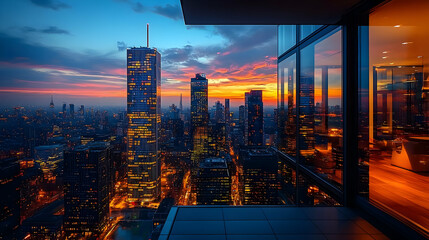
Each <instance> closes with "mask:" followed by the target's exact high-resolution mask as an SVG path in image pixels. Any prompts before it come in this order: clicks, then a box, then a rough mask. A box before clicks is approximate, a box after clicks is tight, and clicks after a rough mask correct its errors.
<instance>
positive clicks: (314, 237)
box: [276, 234, 326, 240]
mask: <svg viewBox="0 0 429 240" xmlns="http://www.w3.org/2000/svg"><path fill="white" fill-rule="evenodd" d="M276 237H277V240H326V237H325V236H324V235H322V234H288V235H276Z"/></svg>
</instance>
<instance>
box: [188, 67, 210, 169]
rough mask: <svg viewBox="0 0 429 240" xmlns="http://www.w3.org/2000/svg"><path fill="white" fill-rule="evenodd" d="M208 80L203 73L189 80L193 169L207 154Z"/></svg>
mask: <svg viewBox="0 0 429 240" xmlns="http://www.w3.org/2000/svg"><path fill="white" fill-rule="evenodd" d="M208 124H209V112H208V80H207V78H206V75H205V74H203V73H197V74H196V75H195V78H191V130H190V136H191V138H192V155H191V161H192V165H193V166H194V167H198V165H199V162H200V161H201V160H202V159H204V158H206V157H207V154H208Z"/></svg>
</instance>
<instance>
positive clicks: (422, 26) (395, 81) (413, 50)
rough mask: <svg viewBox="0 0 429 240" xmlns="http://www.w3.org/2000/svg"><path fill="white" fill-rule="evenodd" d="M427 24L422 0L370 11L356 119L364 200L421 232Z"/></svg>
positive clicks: (426, 182)
mask: <svg viewBox="0 0 429 240" xmlns="http://www.w3.org/2000/svg"><path fill="white" fill-rule="evenodd" d="M428 22H429V1H425V0H392V1H390V2H388V3H386V4H385V5H383V6H381V7H379V8H377V9H376V10H375V11H373V12H372V13H371V14H370V17H369V28H368V38H367V39H368V40H367V41H368V47H367V51H368V52H369V56H368V58H367V59H368V61H367V62H366V65H365V66H364V69H363V70H362V74H367V77H364V78H362V79H361V80H362V81H368V82H369V84H368V92H369V94H368V101H369V103H368V112H369V114H368V116H367V118H368V119H367V120H365V119H363V120H364V121H361V124H362V125H363V126H361V129H365V128H366V129H367V134H368V141H369V144H368V145H367V149H369V155H368V156H369V157H367V158H362V159H361V161H362V163H361V165H364V164H366V165H369V199H370V201H371V202H372V203H373V204H376V205H377V206H379V207H382V209H388V210H387V211H388V212H389V213H390V214H392V215H393V216H397V217H398V218H399V219H407V220H406V222H408V223H411V222H412V223H414V224H416V226H419V227H420V228H421V229H423V232H426V233H428V232H429V218H427V217H422V216H429V202H428V201H421V200H422V199H429V191H428V190H427V189H428V188H429V174H428V172H429V126H428V124H429V98H428V97H429V95H428V94H429V71H428V69H429V68H428V67H429V63H428V60H427V59H428V56H429V45H428V39H429V27H428V25H427V23H428ZM363 47H364V46H363ZM363 64H365V62H364V63H363ZM366 68H367V70H366ZM362 98H364V96H362ZM361 102H362V103H364V101H361ZM361 149H362V148H361ZM364 176H365V174H364V172H363V174H362V175H361V182H363V181H362V179H364ZM367 195H368V194H367ZM364 196H365V195H364Z"/></svg>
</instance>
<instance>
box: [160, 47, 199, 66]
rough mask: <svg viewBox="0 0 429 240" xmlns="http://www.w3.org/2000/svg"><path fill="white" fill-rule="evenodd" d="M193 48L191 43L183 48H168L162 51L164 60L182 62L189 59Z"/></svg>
mask: <svg viewBox="0 0 429 240" xmlns="http://www.w3.org/2000/svg"><path fill="white" fill-rule="evenodd" d="M192 52H193V48H192V46H191V45H186V46H184V47H183V48H168V49H165V50H163V51H162V55H163V61H165V62H167V63H181V62H185V61H187V60H189V59H190V58H191V54H192Z"/></svg>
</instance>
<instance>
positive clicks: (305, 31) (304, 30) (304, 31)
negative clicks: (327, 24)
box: [299, 25, 322, 40]
mask: <svg viewBox="0 0 429 240" xmlns="http://www.w3.org/2000/svg"><path fill="white" fill-rule="evenodd" d="M321 26H322V25H301V26H300V30H301V38H300V39H299V40H302V39H304V38H306V37H307V36H308V35H310V34H312V33H313V32H314V31H316V30H317V29H319V28H320V27H321Z"/></svg>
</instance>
